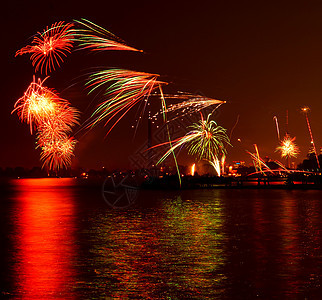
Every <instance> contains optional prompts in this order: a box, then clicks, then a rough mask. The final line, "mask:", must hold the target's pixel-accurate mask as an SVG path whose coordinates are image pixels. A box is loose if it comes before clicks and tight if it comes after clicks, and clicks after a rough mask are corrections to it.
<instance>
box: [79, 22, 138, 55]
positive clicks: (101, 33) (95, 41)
mask: <svg viewBox="0 0 322 300" xmlns="http://www.w3.org/2000/svg"><path fill="white" fill-rule="evenodd" d="M75 23H76V24H78V25H81V26H82V27H84V28H76V29H74V31H73V36H74V41H76V42H77V43H78V47H77V49H78V50H91V51H105V50H128V51H140V52H142V51H141V50H137V49H135V48H133V47H130V46H127V45H126V44H125V42H124V41H123V40H121V39H120V38H119V37H117V36H115V35H114V34H113V33H111V32H109V31H107V30H106V29H104V28H102V27H100V26H98V25H96V24H94V23H92V22H91V21H88V20H86V19H81V20H80V21H78V20H75Z"/></svg>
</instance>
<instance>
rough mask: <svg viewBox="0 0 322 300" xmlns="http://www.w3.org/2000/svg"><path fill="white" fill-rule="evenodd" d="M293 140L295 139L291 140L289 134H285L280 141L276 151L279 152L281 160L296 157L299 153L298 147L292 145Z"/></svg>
mask: <svg viewBox="0 0 322 300" xmlns="http://www.w3.org/2000/svg"><path fill="white" fill-rule="evenodd" d="M295 139H296V138H295V137H293V138H291V137H290V135H289V134H286V135H285V136H284V138H283V140H281V141H280V145H279V146H278V147H276V151H279V152H280V153H281V156H282V157H283V158H287V159H289V158H291V157H297V156H298V154H299V153H300V151H299V147H298V146H297V145H296V144H295V143H294V141H295Z"/></svg>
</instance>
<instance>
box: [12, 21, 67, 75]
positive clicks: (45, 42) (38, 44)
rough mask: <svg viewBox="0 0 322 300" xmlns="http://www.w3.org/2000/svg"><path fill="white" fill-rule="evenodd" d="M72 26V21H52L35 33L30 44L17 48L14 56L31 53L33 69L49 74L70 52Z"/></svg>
mask: <svg viewBox="0 0 322 300" xmlns="http://www.w3.org/2000/svg"><path fill="white" fill-rule="evenodd" d="M72 26H73V24H72V23H67V24H64V22H57V23H54V24H53V25H52V26H51V27H48V26H47V27H46V29H45V30H44V31H43V32H42V33H40V32H38V33H37V34H36V36H35V37H34V38H33V40H32V42H31V45H28V46H26V47H23V48H22V49H20V50H18V51H17V52H16V55H15V56H18V55H22V54H26V53H31V56H30V60H31V61H32V65H33V66H34V67H35V71H36V72H37V71H40V72H41V73H45V74H49V73H50V72H51V71H53V70H55V67H56V66H58V67H60V63H62V62H63V57H65V56H67V53H70V52H71V48H72V47H73V41H72V39H73V35H72V29H71V28H72Z"/></svg>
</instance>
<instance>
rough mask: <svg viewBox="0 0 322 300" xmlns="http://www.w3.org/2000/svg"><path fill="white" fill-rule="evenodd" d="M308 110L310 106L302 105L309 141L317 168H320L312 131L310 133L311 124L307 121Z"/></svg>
mask: <svg viewBox="0 0 322 300" xmlns="http://www.w3.org/2000/svg"><path fill="white" fill-rule="evenodd" d="M309 110H310V108H309V107H303V108H302V112H304V114H305V118H306V123H307V128H308V130H309V133H310V137H311V143H312V146H313V149H314V153H315V158H316V162H317V164H318V167H319V169H321V166H320V162H319V158H318V154H317V152H316V147H315V143H314V139H313V133H312V130H311V125H310V121H309V116H308V113H309Z"/></svg>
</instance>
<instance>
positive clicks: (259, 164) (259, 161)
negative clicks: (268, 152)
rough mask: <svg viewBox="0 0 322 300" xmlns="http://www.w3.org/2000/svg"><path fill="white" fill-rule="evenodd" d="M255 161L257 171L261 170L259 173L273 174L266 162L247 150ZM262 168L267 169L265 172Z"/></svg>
mask: <svg viewBox="0 0 322 300" xmlns="http://www.w3.org/2000/svg"><path fill="white" fill-rule="evenodd" d="M245 151H246V152H247V153H248V154H249V155H250V156H251V158H252V159H253V162H254V165H255V169H256V170H257V169H259V171H258V173H261V174H264V173H265V172H271V173H272V170H271V168H270V167H269V166H268V165H267V164H266V163H265V162H264V160H263V159H262V158H261V157H260V156H259V154H258V153H257V151H258V149H257V151H256V153H251V152H249V151H248V150H245ZM262 166H263V167H264V168H265V169H264V170H263V169H262Z"/></svg>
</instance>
